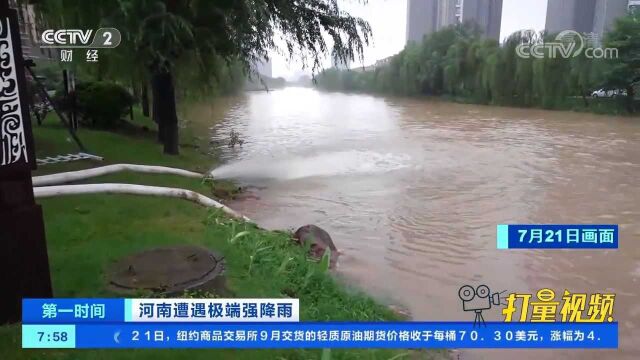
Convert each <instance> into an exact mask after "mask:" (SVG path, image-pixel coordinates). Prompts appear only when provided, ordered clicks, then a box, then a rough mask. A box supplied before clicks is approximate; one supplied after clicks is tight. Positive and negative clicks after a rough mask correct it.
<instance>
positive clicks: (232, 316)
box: [22, 298, 300, 324]
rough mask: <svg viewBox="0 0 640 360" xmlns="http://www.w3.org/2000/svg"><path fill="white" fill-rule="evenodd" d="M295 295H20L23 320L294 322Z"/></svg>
mask: <svg viewBox="0 0 640 360" xmlns="http://www.w3.org/2000/svg"><path fill="white" fill-rule="evenodd" d="M299 320H300V301H299V300H298V299H289V298H280V299H215V298H211V299H185V298H176V299H96V298H78V299H69V298H66V299H62V298H56V299H23V300H22V323H23V324H31V323H37V324H47V323H48V324H73V323H113V322H208V323H211V322H243V323H246V322H297V321H299Z"/></svg>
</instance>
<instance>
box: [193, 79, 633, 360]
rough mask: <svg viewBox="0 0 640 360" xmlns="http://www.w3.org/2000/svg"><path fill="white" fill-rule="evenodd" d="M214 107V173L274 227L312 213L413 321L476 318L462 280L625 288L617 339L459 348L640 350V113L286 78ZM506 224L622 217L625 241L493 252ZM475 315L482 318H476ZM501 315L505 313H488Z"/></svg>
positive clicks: (351, 271)
mask: <svg viewBox="0 0 640 360" xmlns="http://www.w3.org/2000/svg"><path fill="white" fill-rule="evenodd" d="M195 110H198V111H200V112H202V111H204V112H205V113H206V112H207V111H211V113H210V115H211V117H213V118H214V119H212V120H211V121H212V124H215V125H212V137H213V139H214V140H218V141H220V142H223V141H225V139H228V138H229V132H230V131H231V130H234V131H236V132H238V133H239V134H240V138H241V139H243V140H244V141H245V143H244V145H243V146H242V147H235V148H229V147H228V146H224V145H222V146H220V147H219V151H221V153H222V156H223V158H224V160H225V161H226V164H225V165H223V166H222V167H220V168H218V169H216V170H215V171H214V175H215V176H217V177H225V178H231V179H235V180H237V181H239V182H241V183H243V184H245V185H247V186H249V189H251V195H252V196H250V197H248V198H247V199H245V200H242V201H239V202H236V203H233V204H231V205H232V207H234V208H236V209H237V210H239V211H240V212H242V213H245V214H246V215H247V216H249V217H250V218H252V219H254V220H256V221H257V222H258V223H260V224H261V225H263V226H265V227H268V228H295V227H298V226H300V225H303V224H308V223H313V224H317V225H319V226H321V227H323V228H325V229H326V230H327V231H328V232H329V233H330V234H331V235H332V237H333V238H334V241H335V243H336V245H337V246H338V248H339V249H341V251H342V252H343V255H342V256H341V258H340V263H339V266H338V272H339V274H340V276H342V277H344V278H345V279H346V280H347V281H349V282H350V283H352V284H354V285H356V286H358V287H360V288H362V289H364V290H366V291H368V292H369V293H371V294H373V295H374V296H377V297H379V298H381V299H384V300H387V301H389V302H395V303H400V304H403V305H404V306H406V307H407V308H408V309H409V310H410V311H411V313H412V316H413V318H414V319H416V320H472V319H473V314H469V313H464V312H463V311H462V309H461V305H460V302H459V299H458V295H457V292H458V289H459V287H460V286H462V285H464V284H472V285H474V286H475V285H479V284H481V283H485V284H487V285H489V287H490V288H491V289H492V291H493V290H496V291H501V290H508V291H514V292H517V291H519V292H527V291H529V292H531V291H534V292H535V291H537V290H538V289H540V288H543V287H549V288H552V289H554V290H557V291H558V292H561V291H563V290H564V289H568V290H570V291H574V292H588V293H592V292H614V293H616V294H617V298H616V304H615V314H614V316H615V318H616V320H617V321H619V329H620V349H619V350H617V351H585V350H577V351H564V350H563V351H553V350H523V351H514V350H506V351H464V352H462V353H461V356H460V358H461V359H495V358H505V359H506V358H508V359H513V358H518V359H605V358H606V359H639V358H640V341H639V340H640V328H639V327H640V298H639V293H640V281H639V279H640V119H639V118H619V117H612V116H598V115H592V114H581V113H572V112H552V111H543V110H532V109H513V108H501V107H489V106H476V105H460V104H453V103H448V102H441V101H433V100H425V99H397V98H383V97H374V96H368V95H349V94H341V93H322V92H317V91H314V90H312V89H303V88H287V89H284V90H279V91H272V92H269V93H265V92H255V93H247V94H245V95H243V96H240V97H237V98H233V99H225V100H224V101H217V102H212V103H211V104H208V105H203V108H199V109H198V108H196V109H195ZM504 223H617V224H620V234H621V235H620V236H621V237H620V249H619V250H613V251H602V250H597V251H564V250H560V251H558V250H554V251H513V250H511V251H509V250H506V251H505V250H503V251H498V250H496V225H497V224H504ZM470 316H471V317H470ZM485 318H486V319H487V320H501V317H500V314H499V312H498V311H497V310H496V311H495V312H493V313H489V314H485Z"/></svg>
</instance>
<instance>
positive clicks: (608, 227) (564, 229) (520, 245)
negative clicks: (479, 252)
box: [496, 224, 619, 249]
mask: <svg viewBox="0 0 640 360" xmlns="http://www.w3.org/2000/svg"><path fill="white" fill-rule="evenodd" d="M496 235H497V236H496V238H497V247H498V249H617V248H618V235H619V234H618V225H612V224H588V225H585V224H580V225H559V224H534V225H521V224H517V225H498V227H497V234H496Z"/></svg>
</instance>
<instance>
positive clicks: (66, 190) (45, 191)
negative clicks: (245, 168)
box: [33, 184, 251, 221]
mask: <svg viewBox="0 0 640 360" xmlns="http://www.w3.org/2000/svg"><path fill="white" fill-rule="evenodd" d="M33 193H34V195H35V197H36V198H47V197H53V196H61V195H82V194H130V195H149V196H161V197H173V198H179V199H184V200H189V201H192V202H195V203H196V204H199V205H202V206H205V207H213V208H216V209H220V210H222V211H223V212H224V213H226V214H228V215H230V216H233V217H234V218H237V219H242V220H245V221H251V220H250V219H249V218H247V217H245V216H244V215H241V214H239V213H237V212H236V211H234V210H232V209H230V208H229V207H227V206H225V205H223V204H221V203H219V202H217V201H215V200H213V199H210V198H208V197H206V196H204V195H202V194H198V193H197V192H195V191H191V190H186V189H179V188H169V187H161V186H146V185H131V184H87V185H57V186H43V187H34V188H33Z"/></svg>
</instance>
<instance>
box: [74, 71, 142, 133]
mask: <svg viewBox="0 0 640 360" xmlns="http://www.w3.org/2000/svg"><path fill="white" fill-rule="evenodd" d="M75 96H76V106H77V112H78V115H79V116H80V119H81V120H82V121H83V122H85V123H87V124H88V125H89V126H92V127H97V128H107V129H109V128H115V127H116V126H117V125H118V123H119V122H120V119H121V118H122V117H123V116H124V115H125V114H126V113H127V112H128V110H129V107H130V106H131V105H132V104H133V96H132V95H131V94H130V93H129V91H127V89H126V88H124V87H123V86H121V85H119V84H116V83H112V82H106V81H96V82H87V83H80V84H78V85H76V91H75Z"/></svg>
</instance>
